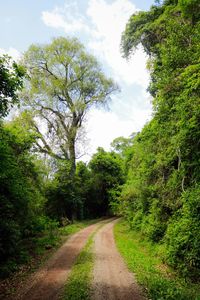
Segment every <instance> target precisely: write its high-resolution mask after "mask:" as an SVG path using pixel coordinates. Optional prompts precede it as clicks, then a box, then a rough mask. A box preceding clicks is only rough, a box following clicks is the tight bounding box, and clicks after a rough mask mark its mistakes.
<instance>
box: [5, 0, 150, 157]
mask: <svg viewBox="0 0 200 300" xmlns="http://www.w3.org/2000/svg"><path fill="white" fill-rule="evenodd" d="M153 3H154V1H153V0H34V1H33V0H32V1H27V0H18V1H16V0H6V1H4V0H0V28H1V29H0V54H2V53H8V54H9V55H11V56H13V58H14V59H19V58H20V56H21V55H23V53H24V52H25V51H26V50H27V49H28V47H29V46H30V45H31V44H34V43H42V44H44V43H49V42H51V39H52V38H54V37H58V36H64V37H71V36H75V37H77V38H79V40H80V41H81V42H82V43H83V44H84V45H85V47H86V50H87V51H88V52H89V53H91V54H93V55H94V56H96V58H97V59H98V61H99V62H100V64H101V66H102V69H103V71H104V73H105V74H106V75H107V76H108V77H112V78H113V79H114V81H116V82H117V83H118V85H119V87H120V92H119V93H117V94H115V95H113V96H112V100H111V102H110V103H109V105H108V107H107V108H106V109H105V108H104V109H103V108H102V109H92V110H91V111H90V112H89V114H88V116H87V120H86V123H85V132H87V139H86V144H87V147H85V152H86V153H87V155H86V156H85V158H84V160H86V161H87V160H88V159H89V157H90V155H91V154H93V153H94V152H95V150H96V148H97V147H99V146H100V147H103V148H104V149H105V150H109V146H110V143H111V142H112V141H113V139H115V138H116V137H119V136H125V137H128V136H129V135H130V134H131V133H132V132H138V131H140V130H141V129H142V127H143V126H144V124H145V123H146V122H148V120H150V118H151V111H152V109H151V98H150V95H149V94H148V93H147V91H146V89H147V87H148V82H149V74H148V71H147V70H146V61H147V57H146V55H145V53H144V52H143V49H142V48H140V47H139V48H138V50H137V51H136V52H135V54H134V55H133V56H132V57H131V59H129V60H128V61H127V60H126V59H124V58H122V55H121V53H120V39H121V34H122V32H123V31H124V29H125V25H126V23H127V21H128V19H129V17H130V16H131V15H132V14H133V13H135V12H136V11H138V10H148V9H149V8H150V6H151V5H152V4H153Z"/></svg>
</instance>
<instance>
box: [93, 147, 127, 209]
mask: <svg viewBox="0 0 200 300" xmlns="http://www.w3.org/2000/svg"><path fill="white" fill-rule="evenodd" d="M89 167H90V169H91V171H92V192H91V193H92V194H93V198H94V199H95V201H94V203H95V209H96V212H97V213H98V214H99V215H105V214H107V213H108V212H109V210H110V201H111V200H113V199H111V198H112V197H111V194H114V191H117V189H118V187H119V186H120V185H121V184H122V183H123V182H124V174H123V167H122V160H121V158H120V156H119V155H118V154H116V153H113V152H106V151H105V150H104V149H103V148H98V151H97V153H95V154H94V155H93V157H92V159H91V161H90V163H89Z"/></svg>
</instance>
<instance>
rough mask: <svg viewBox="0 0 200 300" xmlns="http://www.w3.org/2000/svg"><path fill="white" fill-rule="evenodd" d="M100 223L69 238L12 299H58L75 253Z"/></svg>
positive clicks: (77, 252) (75, 255)
mask: <svg viewBox="0 0 200 300" xmlns="http://www.w3.org/2000/svg"><path fill="white" fill-rule="evenodd" d="M100 223H101V222H100ZM100 223H97V224H93V225H90V226H88V227H87V228H85V229H83V230H81V231H80V232H78V233H76V234H74V235H73V236H72V237H71V238H69V239H68V240H67V242H66V243H65V244H64V245H63V246H62V247H61V248H60V249H59V250H58V251H57V252H56V253H55V255H54V256H53V257H52V258H51V259H50V260H49V261H48V262H47V264H46V265H45V266H44V267H43V268H42V269H41V270H39V271H38V272H37V273H36V274H35V275H34V276H33V278H32V279H31V280H30V281H29V282H28V284H27V286H26V287H25V288H24V289H23V291H22V292H21V293H20V295H18V296H17V297H15V298H14V299H15V300H16V299H20V300H50V299H52V300H56V299H59V295H60V293H61V291H62V287H63V286H64V284H65V282H66V279H67V277H68V275H69V273H70V271H71V268H72V266H73V264H74V262H75V259H76V257H77V255H78V254H79V252H80V251H81V249H82V248H83V247H84V245H85V243H86V242H87V239H88V237H89V235H90V234H91V233H92V232H93V231H94V230H95V229H96V228H97V227H98V226H99V224H100Z"/></svg>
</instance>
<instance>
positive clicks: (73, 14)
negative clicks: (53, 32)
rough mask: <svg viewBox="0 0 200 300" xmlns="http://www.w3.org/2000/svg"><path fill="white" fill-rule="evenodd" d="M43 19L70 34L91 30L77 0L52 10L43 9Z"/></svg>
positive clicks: (50, 25) (47, 23) (45, 22)
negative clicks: (79, 9)
mask: <svg viewBox="0 0 200 300" xmlns="http://www.w3.org/2000/svg"><path fill="white" fill-rule="evenodd" d="M42 21H43V22H44V24H45V25H47V26H49V27H53V28H61V29H63V30H64V31H65V32H66V33H70V34H72V33H75V32H80V31H82V30H83V31H86V32H87V31H90V29H89V27H88V26H87V25H86V23H85V20H84V18H83V17H82V16H81V15H80V14H79V12H78V8H77V6H76V3H75V2H73V3H69V4H66V5H65V6H64V7H63V8H59V7H55V8H54V9H53V10H52V11H51V12H49V11H43V12H42Z"/></svg>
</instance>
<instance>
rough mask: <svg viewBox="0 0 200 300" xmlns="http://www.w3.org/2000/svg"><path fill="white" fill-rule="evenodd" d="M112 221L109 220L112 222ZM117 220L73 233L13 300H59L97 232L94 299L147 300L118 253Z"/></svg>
mask: <svg viewBox="0 0 200 300" xmlns="http://www.w3.org/2000/svg"><path fill="white" fill-rule="evenodd" d="M108 222H109V223H108ZM115 222H117V220H113V219H110V220H105V221H101V222H98V223H96V224H93V225H90V226H88V227H87V228H85V229H83V230H81V231H80V232H78V233H76V234H75V235H73V236H71V238H69V239H68V240H67V242H66V243H65V244H64V245H63V246H62V247H61V248H60V249H59V250H58V251H57V252H56V253H55V255H53V256H52V258H51V259H50V260H49V261H48V262H47V263H46V265H45V266H44V267H43V268H41V269H40V270H39V271H37V272H36V273H35V274H34V275H33V276H32V278H31V280H29V281H28V283H27V285H26V286H25V287H24V288H23V290H22V291H20V292H19V294H18V295H15V297H14V298H13V300H14V299H15V300H58V299H60V295H61V294H62V288H63V286H64V284H65V282H66V279H67V277H68V275H69V273H70V271H71V268H72V266H73V264H74V262H75V260H76V258H77V256H78V254H79V253H80V251H81V249H82V248H83V247H84V245H85V244H86V242H87V240H88V238H89V236H90V234H91V233H93V232H94V231H95V230H96V229H98V227H99V226H101V225H103V227H101V228H100V229H99V230H97V232H96V233H95V235H94V248H93V250H94V254H95V264H94V271H93V282H92V294H91V298H92V299H93V300H144V298H143V297H142V296H141V294H142V293H141V290H140V288H139V287H138V285H137V284H136V282H135V279H134V277H133V274H132V273H130V272H129V271H128V269H127V267H126V266H125V264H124V262H123V260H122V258H121V256H120V254H119V253H118V251H117V249H116V246H115V242H114V236H113V226H114V224H115Z"/></svg>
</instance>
